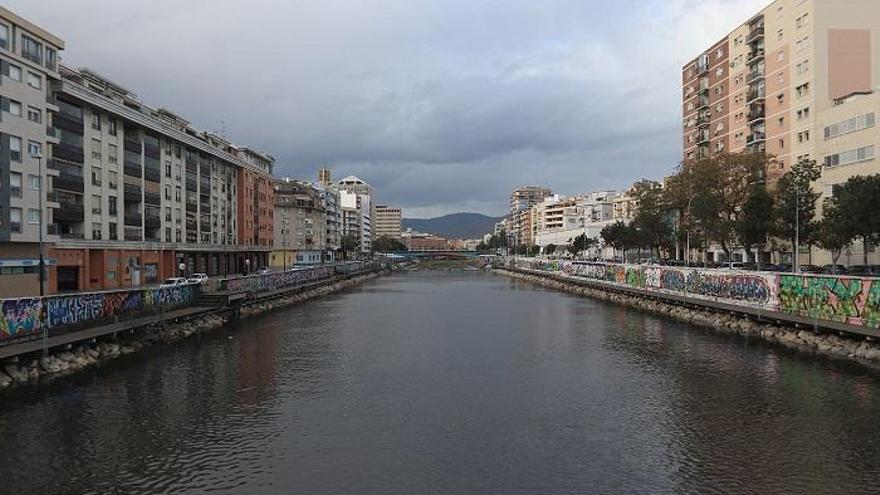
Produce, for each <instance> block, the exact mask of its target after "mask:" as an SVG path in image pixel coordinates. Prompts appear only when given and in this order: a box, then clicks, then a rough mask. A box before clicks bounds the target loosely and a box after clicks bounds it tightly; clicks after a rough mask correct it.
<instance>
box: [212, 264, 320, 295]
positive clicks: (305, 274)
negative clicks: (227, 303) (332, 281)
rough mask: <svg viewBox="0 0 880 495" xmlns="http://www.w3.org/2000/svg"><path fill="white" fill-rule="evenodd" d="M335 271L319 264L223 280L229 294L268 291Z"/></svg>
mask: <svg viewBox="0 0 880 495" xmlns="http://www.w3.org/2000/svg"><path fill="white" fill-rule="evenodd" d="M335 273H336V272H335V269H334V267H333V266H319V267H315V268H305V269H302V270H293V271H286V272H276V273H269V274H266V275H249V276H246V277H238V278H230V279H227V280H225V281H224V288H225V289H226V292H228V293H230V294H241V293H246V292H268V291H273V290H278V289H284V288H287V287H294V286H297V285H302V284H305V283H309V282H315V281H318V280H323V279H325V278H329V277H331V276H333V275H334V274H335Z"/></svg>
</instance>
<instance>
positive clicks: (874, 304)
mask: <svg viewBox="0 0 880 495" xmlns="http://www.w3.org/2000/svg"><path fill="white" fill-rule="evenodd" d="M517 266H520V267H521V268H529V269H533V270H534V269H537V270H543V271H556V270H560V271H563V272H564V273H566V274H567V275H571V276H575V277H583V278H589V279H593V280H600V281H604V282H612V283H615V284H620V285H626V286H628V287H635V288H640V289H647V290H657V291H661V292H671V293H677V294H684V295H687V296H690V297H696V298H704V299H710V300H714V301H720V302H729V303H730V304H741V305H746V306H751V307H757V308H762V309H768V310H771V311H781V312H784V313H788V314H796V315H801V316H806V317H810V318H817V319H822V320H829V321H839V322H845V323H850V324H853V325H861V326H867V327H870V328H880V280H878V279H867V278H853V277H833V276H816V275H793V274H777V273H768V272H744V271H726V270H707V269H699V268H682V267H666V266H641V265H621V264H614V263H593V262H583V261H574V262H572V261H556V262H548V261H542V260H529V259H520V260H517Z"/></svg>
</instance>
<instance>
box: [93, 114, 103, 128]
mask: <svg viewBox="0 0 880 495" xmlns="http://www.w3.org/2000/svg"><path fill="white" fill-rule="evenodd" d="M92 129H94V130H96V131H100V130H101V114H99V113H93V114H92Z"/></svg>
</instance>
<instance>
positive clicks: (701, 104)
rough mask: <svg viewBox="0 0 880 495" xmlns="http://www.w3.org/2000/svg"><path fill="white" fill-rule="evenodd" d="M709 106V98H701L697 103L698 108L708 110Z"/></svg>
mask: <svg viewBox="0 0 880 495" xmlns="http://www.w3.org/2000/svg"><path fill="white" fill-rule="evenodd" d="M708 106H709V97H708V96H702V95H701V96H700V98H699V100H698V101H697V108H706V107H708Z"/></svg>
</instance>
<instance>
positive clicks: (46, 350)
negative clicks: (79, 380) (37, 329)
mask: <svg viewBox="0 0 880 495" xmlns="http://www.w3.org/2000/svg"><path fill="white" fill-rule="evenodd" d="M31 158H34V159H36V160H37V170H38V172H37V173H38V176H39V180H40V190H39V191H38V192H39V194H40V224H39V225H38V227H39V229H38V230H39V235H38V245H39V250H40V277H39V280H40V299H42V298H43V296H45V295H46V258H45V256H44V255H43V229H44V228H45V226H44V224H45V222H44V221H43V195H44V194H45V192H44V191H45V188H44V187H43V182H44V181H43V154H42V153H41V152H40V150H37V151H35V152H34V153H31ZM45 323H46V307H45V305H43V306H42V309H41V310H40V326H41V327H42V329H43V357H46V356H47V355H49V328H48V327H47V326H46V324H45Z"/></svg>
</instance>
